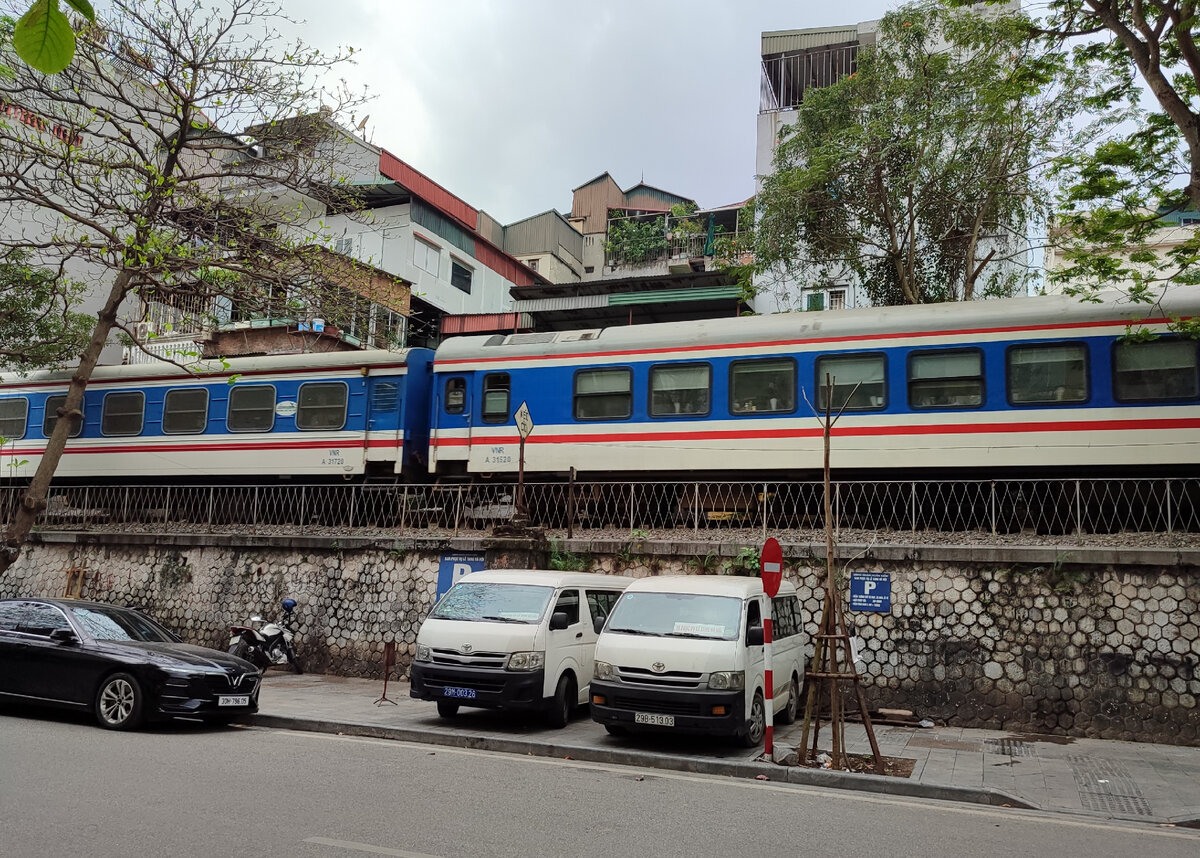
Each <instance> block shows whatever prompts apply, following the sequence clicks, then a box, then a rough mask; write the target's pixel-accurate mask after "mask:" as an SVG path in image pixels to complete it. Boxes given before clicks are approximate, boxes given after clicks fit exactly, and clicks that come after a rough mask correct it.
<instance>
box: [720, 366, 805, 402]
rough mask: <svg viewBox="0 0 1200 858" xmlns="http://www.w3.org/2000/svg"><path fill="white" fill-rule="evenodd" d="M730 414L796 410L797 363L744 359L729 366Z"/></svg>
mask: <svg viewBox="0 0 1200 858" xmlns="http://www.w3.org/2000/svg"><path fill="white" fill-rule="evenodd" d="M729 400H730V401H729V413H731V414H752V413H757V412H766V413H768V414H770V413H775V414H780V413H783V412H787V411H792V410H794V409H795V407H796V362H795V361H794V360H791V359H787V360H744V361H736V362H735V363H734V364H732V365H731V366H730V367H729Z"/></svg>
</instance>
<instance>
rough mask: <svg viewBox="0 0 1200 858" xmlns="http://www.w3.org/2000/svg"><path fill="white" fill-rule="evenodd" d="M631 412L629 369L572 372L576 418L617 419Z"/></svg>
mask: <svg viewBox="0 0 1200 858" xmlns="http://www.w3.org/2000/svg"><path fill="white" fill-rule="evenodd" d="M632 415H633V371H632V370H630V369H628V368H627V367H621V368H619V369H584V370H580V371H579V372H577V373H575V419H576V420H614V419H616V420H620V419H624V418H626V417H630V416H632Z"/></svg>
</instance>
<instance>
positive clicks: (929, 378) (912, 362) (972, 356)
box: [908, 349, 983, 408]
mask: <svg viewBox="0 0 1200 858" xmlns="http://www.w3.org/2000/svg"><path fill="white" fill-rule="evenodd" d="M908 404H909V406H910V407H912V408H977V407H979V406H980V405H982V404H983V353H982V352H980V351H979V350H978V349H971V350H969V351H962V350H959V351H936V352H915V353H913V355H912V356H911V357H910V358H909V360H908Z"/></svg>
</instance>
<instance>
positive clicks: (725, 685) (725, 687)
mask: <svg viewBox="0 0 1200 858" xmlns="http://www.w3.org/2000/svg"><path fill="white" fill-rule="evenodd" d="M708 687H709V688H713V689H716V690H717V691H737V690H739V689H742V688H745V687H746V674H745V673H743V672H742V671H740V670H719V671H716V672H714V673H710V674H709V675H708Z"/></svg>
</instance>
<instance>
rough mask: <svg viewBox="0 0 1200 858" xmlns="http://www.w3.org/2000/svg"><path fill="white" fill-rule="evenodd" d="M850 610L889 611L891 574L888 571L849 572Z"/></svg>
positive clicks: (885, 612) (890, 605) (890, 604)
mask: <svg viewBox="0 0 1200 858" xmlns="http://www.w3.org/2000/svg"><path fill="white" fill-rule="evenodd" d="M850 610H852V611H875V612H876V613H884V614H887V613H891V610H892V576H891V574H890V573H888V572H851V573H850Z"/></svg>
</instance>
